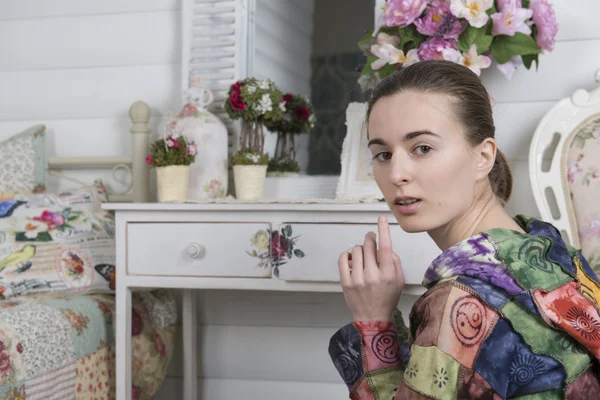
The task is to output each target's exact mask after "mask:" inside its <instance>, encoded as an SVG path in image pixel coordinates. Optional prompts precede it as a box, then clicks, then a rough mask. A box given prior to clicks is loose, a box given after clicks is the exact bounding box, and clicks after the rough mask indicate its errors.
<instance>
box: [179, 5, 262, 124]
mask: <svg viewBox="0 0 600 400" xmlns="http://www.w3.org/2000/svg"><path fill="white" fill-rule="evenodd" d="M253 13H254V0H183V3H182V61H181V65H182V84H181V86H182V87H181V89H182V91H181V92H182V93H185V91H186V90H187V88H188V87H189V76H190V74H198V75H200V76H201V77H202V79H203V81H204V87H207V88H209V89H211V90H212V92H213V94H214V96H215V101H214V102H213V103H212V104H211V105H210V106H209V107H208V109H209V111H211V112H213V113H214V114H216V115H217V116H218V117H219V118H220V119H221V120H222V121H223V122H225V124H226V125H227V127H228V130H229V133H230V135H231V134H233V133H234V131H235V130H236V128H235V125H234V124H233V123H232V121H231V120H230V119H229V117H228V116H227V113H226V112H225V110H224V109H223V104H224V102H225V99H226V98H227V91H228V90H229V87H230V86H231V84H232V83H234V82H235V81H236V80H238V79H243V78H245V77H247V76H248V74H249V66H250V65H251V62H250V61H251V60H250V57H249V54H251V52H250V51H249V50H250V49H252V48H253V47H252V46H253V45H252V44H253V29H252V28H251V22H252V19H253V18H252V16H253Z"/></svg>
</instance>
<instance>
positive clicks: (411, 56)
mask: <svg viewBox="0 0 600 400" xmlns="http://www.w3.org/2000/svg"><path fill="white" fill-rule="evenodd" d="M419 61H420V60H419V49H410V50H409V51H408V53H406V60H404V64H402V65H404V66H405V67H408V66H409V65H412V64H414V63H416V62H419Z"/></svg>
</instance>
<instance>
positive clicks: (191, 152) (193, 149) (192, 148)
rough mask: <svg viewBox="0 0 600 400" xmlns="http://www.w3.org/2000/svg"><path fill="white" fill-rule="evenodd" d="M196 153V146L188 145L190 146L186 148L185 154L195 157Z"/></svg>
mask: <svg viewBox="0 0 600 400" xmlns="http://www.w3.org/2000/svg"><path fill="white" fill-rule="evenodd" d="M197 152H198V149H196V145H195V144H190V145H189V146H188V147H187V153H188V154H189V155H190V156H195V155H196V153H197Z"/></svg>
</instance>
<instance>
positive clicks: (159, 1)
mask: <svg viewBox="0 0 600 400" xmlns="http://www.w3.org/2000/svg"><path fill="white" fill-rule="evenodd" d="M177 8H179V1H178V0H152V1H148V0H127V1H123V0H104V1H79V0H52V1H50V2H49V1H47V0H2V1H0V21H2V20H14V19H27V18H51V17H61V16H73V17H78V16H81V15H94V14H119V13H131V12H140V11H164V10H174V9H177Z"/></svg>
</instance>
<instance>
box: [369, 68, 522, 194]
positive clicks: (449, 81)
mask: <svg viewBox="0 0 600 400" xmlns="http://www.w3.org/2000/svg"><path fill="white" fill-rule="evenodd" d="M406 90H415V91H421V92H435V93H443V94H447V95H450V96H452V97H453V98H455V99H456V100H457V101H456V102H455V103H454V107H455V112H456V116H457V118H458V120H459V122H460V123H461V124H462V126H463V128H464V132H465V136H466V139H467V141H468V142H469V143H470V144H471V145H472V146H476V145H478V144H480V143H481V142H483V141H484V140H485V139H486V138H494V137H495V132H496V128H495V126H494V119H493V117H492V106H491V103H490V98H489V95H488V92H487V90H486V89H485V86H483V84H482V83H481V81H480V80H479V77H478V76H477V75H476V74H475V73H474V72H473V71H471V70H470V69H469V68H466V67H464V66H463V65H460V64H457V63H454V62H451V61H443V60H426V61H419V62H417V63H415V64H412V65H410V66H408V67H404V68H402V69H400V70H399V71H396V72H394V73H393V74H391V75H389V76H388V77H386V78H385V79H383V80H382V81H381V82H379V84H378V85H377V87H376V88H375V89H374V90H373V94H372V96H371V99H370V100H369V104H368V108H367V122H368V120H369V116H370V115H371V110H372V109H373V106H374V105H375V103H377V101H378V100H379V99H381V98H383V97H388V96H392V95H394V94H397V93H401V92H403V91H406ZM489 179H490V183H491V185H492V190H493V191H494V194H495V195H496V197H498V199H499V200H500V201H501V203H502V204H503V205H505V204H506V202H507V201H508V199H509V198H510V195H511V192H512V185H513V182H512V173H511V172H510V167H509V165H508V161H507V160H506V157H505V156H504V154H502V152H501V151H500V150H497V151H496V160H495V162H494V166H493V168H492V170H491V171H490V174H489Z"/></svg>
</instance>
